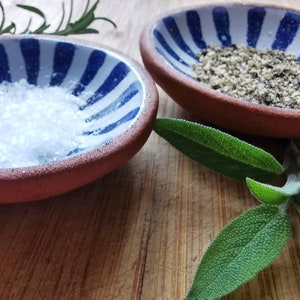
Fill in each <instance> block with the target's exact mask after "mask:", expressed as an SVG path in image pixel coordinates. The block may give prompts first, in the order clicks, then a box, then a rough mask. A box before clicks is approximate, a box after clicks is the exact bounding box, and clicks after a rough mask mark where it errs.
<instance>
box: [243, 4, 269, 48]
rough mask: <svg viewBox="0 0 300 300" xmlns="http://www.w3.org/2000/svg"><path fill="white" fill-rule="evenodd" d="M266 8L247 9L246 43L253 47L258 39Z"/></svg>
mask: <svg viewBox="0 0 300 300" xmlns="http://www.w3.org/2000/svg"><path fill="white" fill-rule="evenodd" d="M265 15H266V9H265V8H263V7H255V8H251V9H249V11H248V19H247V23H248V28H247V44H248V45H249V46H250V47H253V48H255V47H256V44H257V41H258V39H259V36H260V33H261V29H262V25H263V22H264V18H265Z"/></svg>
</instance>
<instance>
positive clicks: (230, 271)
mask: <svg viewBox="0 0 300 300" xmlns="http://www.w3.org/2000/svg"><path fill="white" fill-rule="evenodd" d="M290 232H291V225H290V219H289V216H288V215H286V214H285V213H283V212H282V211H281V210H280V209H279V207H278V206H271V205H260V206H257V207H256V208H254V209H251V210H248V211H246V212H245V213H243V214H242V215H241V216H240V217H238V218H237V219H235V220H234V221H232V222H231V223H230V224H228V225H227V226H226V227H225V228H224V229H223V230H222V231H221V232H220V233H219V235H218V236H217V237H216V239H215V240H214V241H213V243H212V244H211V245H210V247H209V248H208V250H207V251H206V253H205V254H204V257H203V259H202V261H201V263H200V265H199V268H198V270H197V272H196V276H195V279H194V282H193V284H192V287H191V289H190V291H189V293H188V295H187V296H186V298H185V300H196V299H197V300H212V299H218V298H220V297H223V296H225V295H227V294H229V293H231V292H233V291H234V290H235V289H236V288H237V287H239V286H240V285H241V284H244V283H246V282H247V281H249V280H250V279H251V278H253V277H254V276H255V275H256V274H257V273H258V272H259V271H260V270H262V269H263V268H265V267H266V266H268V265H269V264H270V263H271V262H272V261H273V260H274V259H275V258H276V256H277V255H278V254H279V253H280V251H281V250H282V248H283V247H284V245H285V243H286V241H287V240H288V238H289V236H290Z"/></svg>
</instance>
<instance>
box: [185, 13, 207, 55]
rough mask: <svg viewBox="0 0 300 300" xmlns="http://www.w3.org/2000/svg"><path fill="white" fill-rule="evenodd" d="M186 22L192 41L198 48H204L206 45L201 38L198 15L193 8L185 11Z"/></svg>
mask: <svg viewBox="0 0 300 300" xmlns="http://www.w3.org/2000/svg"><path fill="white" fill-rule="evenodd" d="M186 22H187V26H188V28H189V31H190V33H191V37H192V39H193V41H194V43H195V44H196V45H197V47H198V48H199V49H205V48H206V47H207V45H206V42H205V41H204V39H203V34H202V27H201V22H200V17H199V14H198V13H197V11H195V10H190V11H187V12H186Z"/></svg>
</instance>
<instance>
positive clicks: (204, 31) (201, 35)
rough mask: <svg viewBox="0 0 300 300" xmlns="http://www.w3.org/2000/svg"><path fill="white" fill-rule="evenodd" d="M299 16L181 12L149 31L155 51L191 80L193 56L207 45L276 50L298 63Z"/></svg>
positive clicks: (223, 9)
mask: <svg viewBox="0 0 300 300" xmlns="http://www.w3.org/2000/svg"><path fill="white" fill-rule="evenodd" d="M299 26H300V13H297V12H294V11H293V12H292V11H288V10H284V9H279V8H272V7H259V6H245V5H228V6H213V5H211V6H206V7H199V8H198V9H197V8H195V9H192V10H182V11H179V12H175V13H173V14H170V15H166V16H164V17H162V18H161V19H160V20H159V21H158V22H157V23H156V25H155V26H154V28H153V31H152V32H153V40H154V43H155V47H156V50H157V51H158V52H159V53H160V55H161V56H163V58H164V59H165V60H166V61H167V62H168V63H169V64H170V65H171V66H172V67H173V68H174V69H176V70H177V71H179V72H181V73H183V74H185V75H187V76H190V77H193V76H194V74H193V72H192V71H191V69H190V65H191V64H193V63H194V62H195V54H197V53H198V52H199V51H201V50H202V49H204V48H206V47H207V45H208V44H218V45H221V46H224V47H226V46H229V45H231V44H237V45H240V44H246V45H248V46H251V47H255V48H257V49H260V50H265V49H267V48H269V49H280V50H283V51H289V52H291V53H294V54H295V55H296V56H297V57H299V58H298V60H300V56H299V54H300V32H299V31H300V30H299Z"/></svg>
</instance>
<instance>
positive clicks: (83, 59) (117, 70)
mask: <svg viewBox="0 0 300 300" xmlns="http://www.w3.org/2000/svg"><path fill="white" fill-rule="evenodd" d="M18 47H19V49H18ZM12 49H14V50H15V51H12ZM81 54H83V55H81ZM41 58H43V59H41ZM44 58H49V59H51V58H53V61H52V62H51V61H50V62H49V60H47V59H44ZM20 62H21V63H22V62H23V63H22V64H23V65H20ZM45 69H46V70H45ZM11 70H13V72H11ZM14 70H24V71H21V72H19V71H16V72H15V71H14ZM41 74H42V75H41ZM40 75H41V76H43V78H40V77H41V76H40ZM24 76H25V78H24ZM45 76H46V78H44V77H45ZM21 79H26V80H27V82H28V83H29V84H33V85H38V84H39V82H43V85H48V86H62V87H65V88H68V89H70V93H72V94H73V95H75V96H80V97H82V99H85V100H84V101H85V104H83V105H82V106H81V107H79V108H78V109H79V110H81V111H83V112H84V113H85V116H86V118H85V121H86V124H87V129H86V130H84V132H83V133H82V139H83V144H82V145H80V146H78V147H76V148H75V149H73V150H72V151H70V152H69V154H68V156H72V155H76V154H79V153H81V152H85V151H88V150H90V149H92V148H95V147H99V146H102V145H104V144H106V143H109V141H111V140H112V139H114V138H115V137H117V136H118V135H119V134H121V133H122V132H123V131H124V130H128V129H129V128H130V126H131V125H132V123H133V122H134V121H135V120H136V119H137V118H138V117H139V112H140V110H141V106H142V103H143V98H144V92H145V91H144V86H143V85H142V84H141V80H140V78H139V77H138V75H137V74H136V72H135V71H133V70H132V69H131V67H130V65H128V64H127V63H126V62H124V61H122V59H120V58H119V57H118V56H116V55H115V54H112V53H110V52H107V51H105V50H100V49H93V48H91V47H89V46H84V45H81V46H80V45H78V46H75V45H74V44H73V43H72V42H59V41H55V40H47V39H41V40H40V39H36V38H28V37H22V38H17V39H15V40H14V39H4V40H2V42H1V44H0V83H1V82H4V81H7V82H12V81H19V80H21ZM70 85H71V87H70Z"/></svg>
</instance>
